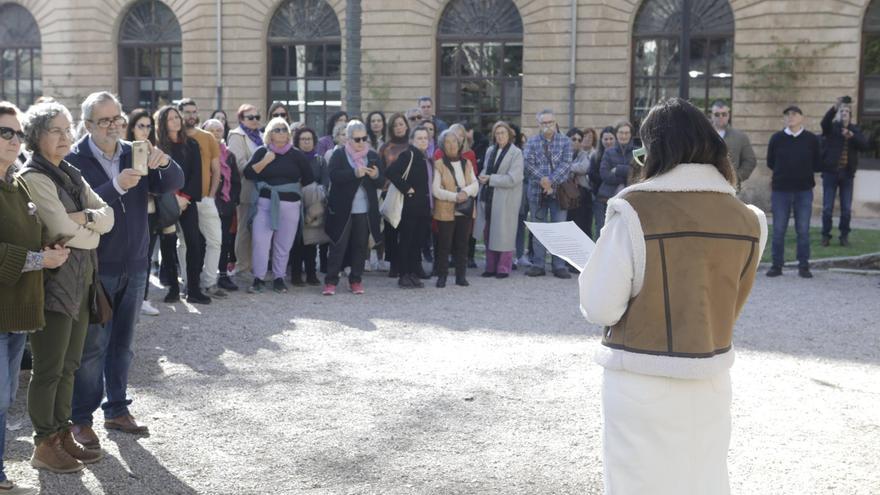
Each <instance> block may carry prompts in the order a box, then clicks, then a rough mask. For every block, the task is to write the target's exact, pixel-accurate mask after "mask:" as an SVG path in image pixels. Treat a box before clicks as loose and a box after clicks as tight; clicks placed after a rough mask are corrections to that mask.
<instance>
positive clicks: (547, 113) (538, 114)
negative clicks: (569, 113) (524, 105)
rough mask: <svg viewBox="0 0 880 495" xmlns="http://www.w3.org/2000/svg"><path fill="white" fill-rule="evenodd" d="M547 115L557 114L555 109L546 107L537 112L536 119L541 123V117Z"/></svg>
mask: <svg viewBox="0 0 880 495" xmlns="http://www.w3.org/2000/svg"><path fill="white" fill-rule="evenodd" d="M545 115H556V112H554V111H553V110H550V109H549V108H545V109H543V110H541V111H540V112H538V113H536V114H535V120H537V121H538V123H539V124H540V123H541V119H542V118H544V116H545Z"/></svg>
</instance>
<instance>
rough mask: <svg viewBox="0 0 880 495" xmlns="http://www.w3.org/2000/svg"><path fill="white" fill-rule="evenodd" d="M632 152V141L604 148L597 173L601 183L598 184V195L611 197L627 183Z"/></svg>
mask: <svg viewBox="0 0 880 495" xmlns="http://www.w3.org/2000/svg"><path fill="white" fill-rule="evenodd" d="M632 152H633V142H632V141H630V142H629V143H627V144H626V146H620V145H619V144H615V145H614V146H612V147H610V148H608V149H607V150H605V154H604V155H602V163H600V164H599V174H600V175H601V176H602V185H600V186H599V196H600V197H603V198H611V197H613V196H614V195H615V194H617V193H618V191H620V190H621V189H623V188H624V187H626V186H628V185H629V177H630V167H631V165H630V164H631V162H632V157H633V154H632Z"/></svg>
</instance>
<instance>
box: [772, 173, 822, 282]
mask: <svg viewBox="0 0 880 495" xmlns="http://www.w3.org/2000/svg"><path fill="white" fill-rule="evenodd" d="M770 203H771V209H772V210H773V247H772V252H773V266H779V267H781V266H782V265H783V264H784V261H785V259H784V258H785V231H786V230H788V219H789V218H790V217H791V212H792V210H794V230H795V232H796V233H797V259H798V266H799V267H801V268H806V267H809V266H810V215H811V214H812V212H813V190H812V189H807V190H806V191H773V192H772V193H771V195H770Z"/></svg>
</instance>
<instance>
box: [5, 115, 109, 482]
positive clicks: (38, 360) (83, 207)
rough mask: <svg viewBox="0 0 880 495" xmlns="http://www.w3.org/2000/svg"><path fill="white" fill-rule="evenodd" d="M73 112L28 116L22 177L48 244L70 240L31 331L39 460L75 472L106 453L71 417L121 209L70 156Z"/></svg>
mask: <svg viewBox="0 0 880 495" xmlns="http://www.w3.org/2000/svg"><path fill="white" fill-rule="evenodd" d="M72 120H73V119H72V118H71V116H70V112H69V111H68V110H67V108H65V107H64V106H63V105H61V104H59V103H42V104H38V105H34V106H32V107H31V108H30V109H29V110H28V112H27V114H26V115H25V117H24V129H25V144H26V145H27V147H28V149H29V150H31V151H32V152H33V155H32V156H31V159H30V160H29V161H28V162H27V164H25V167H24V169H22V172H21V173H22V177H23V178H24V181H25V183H26V185H27V188H28V189H29V190H30V192H31V197H32V198H33V201H34V203H36V211H37V216H38V217H39V219H40V221H41V222H42V224H43V231H44V235H45V238H46V239H48V241H49V242H48V244H50V245H56V244H64V245H65V247H67V248H70V255H69V258H68V260H67V262H66V263H64V264H63V265H62V266H61V267H60V268H58V269H57V270H53V271H51V272H46V273H44V284H45V285H44V287H45V303H44V317H45V320H46V326H45V328H44V329H43V330H42V331H40V332H37V333H35V334H33V335H32V336H31V351H32V352H33V356H34V369H33V371H32V374H31V382H30V386H29V388H28V413H29V414H30V417H31V423H32V424H33V426H34V445H35V449H34V455H33V457H32V458H31V465H32V466H34V467H36V468H40V469H47V470H49V471H52V472H56V473H70V472H74V471H79V470H81V469H82V468H83V463H90V462H95V461H97V460H99V459H100V458H101V457H102V453H101V452H100V451H97V452H96V451H87V450H85V449H84V448H83V447H82V445H80V444H79V443H77V441H76V440H74V438H73V435H72V434H71V432H70V424H69V418H70V415H71V404H72V402H71V401H72V398H73V380H74V373H75V372H76V370H77V368H78V367H79V363H80V359H81V358H82V352H83V344H84V342H85V337H86V331H87V329H88V325H89V320H90V315H91V313H93V311H92V308H93V304H95V293H96V290H103V289H101V288H100V287H96V286H95V284H96V283H97V269H98V257H97V252H96V249H97V247H98V243H99V242H100V240H101V234H106V233H107V232H110V230H111V229H112V228H113V220H114V215H113V209H112V208H111V207H110V206H108V205H107V203H105V202H104V200H102V199H101V197H100V196H98V194H97V193H95V191H93V190H92V188H91V187H90V186H89V184H88V183H87V182H86V181H85V180H83V177H82V174H81V173H80V172H79V170H77V169H76V168H74V167H73V166H71V165H70V164H69V163H67V161H65V159H64V157H65V156H67V154H68V153H70V149H71V146H72V145H73V133H72V129H71V125H72V124H71V122H72Z"/></svg>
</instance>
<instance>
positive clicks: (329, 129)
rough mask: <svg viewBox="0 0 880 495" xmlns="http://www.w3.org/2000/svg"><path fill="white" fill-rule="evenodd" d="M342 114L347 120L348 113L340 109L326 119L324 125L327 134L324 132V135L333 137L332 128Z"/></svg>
mask: <svg viewBox="0 0 880 495" xmlns="http://www.w3.org/2000/svg"><path fill="white" fill-rule="evenodd" d="M342 116H345V120H348V113H347V112H342V111H339V112H336V113H334V114H333V115H331V116H330V118H329V119H327V123H326V124H325V125H324V127H325V128H326V129H327V134H324V135H325V136H330V137H333V128H334V127H336V121H337V120H339V117H342Z"/></svg>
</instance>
